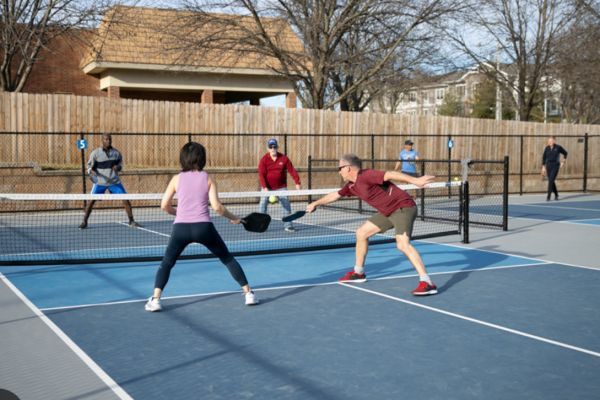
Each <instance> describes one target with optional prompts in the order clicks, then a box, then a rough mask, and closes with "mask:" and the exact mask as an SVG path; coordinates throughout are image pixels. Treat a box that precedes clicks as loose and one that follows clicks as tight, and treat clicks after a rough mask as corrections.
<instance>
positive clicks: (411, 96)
mask: <svg viewBox="0 0 600 400" xmlns="http://www.w3.org/2000/svg"><path fill="white" fill-rule="evenodd" d="M408 101H410V102H415V101H417V92H410V93H409V94H408Z"/></svg>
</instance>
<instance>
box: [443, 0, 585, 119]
mask: <svg viewBox="0 0 600 400" xmlns="http://www.w3.org/2000/svg"><path fill="white" fill-rule="evenodd" d="M574 15H575V12H574V7H572V6H571V4H570V2H569V1H567V0H478V1H472V2H471V3H470V5H469V8H468V11H466V12H465V13H464V14H462V16H461V17H460V18H458V19H457V23H455V24H454V26H453V27H451V28H450V29H445V32H447V34H448V37H449V38H450V39H451V41H452V43H453V44H454V48H455V49H456V50H458V51H460V54H462V55H463V56H466V57H467V59H470V60H471V61H472V62H475V63H476V64H478V65H480V66H482V69H483V70H484V71H486V73H487V74H488V75H489V76H490V78H492V79H494V80H496V81H497V82H499V83H500V84H501V85H502V86H503V87H505V89H506V90H508V91H510V92H512V93H513V101H514V105H515V109H516V112H517V118H518V119H520V120H522V121H527V120H529V119H530V117H531V115H532V111H533V110H534V109H535V107H536V106H537V105H538V103H539V101H540V98H541V97H540V96H539V91H540V89H541V84H542V81H543V79H544V77H545V76H546V75H547V74H548V69H549V66H550V65H551V64H552V63H553V61H554V55H555V53H554V50H555V45H556V40H557V37H558V36H559V35H560V34H562V33H563V32H565V31H566V30H567V29H568V27H569V26H570V24H571V22H572V20H573V18H574ZM474 37H476V38H477V39H476V40H474V39H473V38H474ZM496 58H500V59H502V61H504V62H505V63H506V64H508V66H507V65H501V64H500V63H499V62H497V61H498V60H497V59H496Z"/></svg>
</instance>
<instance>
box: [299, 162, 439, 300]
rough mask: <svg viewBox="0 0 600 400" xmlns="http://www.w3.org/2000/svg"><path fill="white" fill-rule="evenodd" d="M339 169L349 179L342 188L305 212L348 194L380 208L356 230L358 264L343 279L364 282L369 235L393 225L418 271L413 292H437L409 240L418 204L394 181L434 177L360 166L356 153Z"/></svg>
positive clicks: (399, 244) (420, 183) (419, 182)
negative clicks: (417, 284) (414, 175)
mask: <svg viewBox="0 0 600 400" xmlns="http://www.w3.org/2000/svg"><path fill="white" fill-rule="evenodd" d="M338 170H339V173H340V175H341V176H342V179H344V181H346V182H347V183H346V185H344V187H342V188H341V189H340V190H339V191H337V192H332V193H329V194H328V195H326V196H324V197H322V198H320V199H319V200H317V201H314V202H312V203H310V204H309V205H308V206H307V207H306V211H308V212H313V211H314V210H315V209H316V208H317V207H318V206H320V205H324V204H328V203H332V202H334V201H336V200H338V199H340V198H341V197H345V196H357V197H359V198H361V199H362V200H363V201H365V202H366V203H368V204H370V205H371V206H372V207H374V208H375V209H376V210H377V211H378V213H376V214H374V215H373V216H372V217H371V218H369V220H368V221H366V222H365V223H364V224H362V226H361V227H360V228H358V230H357V231H356V264H355V265H354V269H353V270H352V271H349V272H348V273H346V275H344V276H343V277H342V278H340V281H341V282H365V281H366V280H367V276H366V274H365V270H364V264H365V258H366V256H367V250H368V247H369V237H371V236H373V235H375V234H377V233H380V232H385V231H387V230H388V229H390V228H394V229H395V232H396V245H397V247H398V250H400V251H401V252H402V253H404V255H406V257H407V258H408V260H409V261H410V262H411V264H412V265H413V267H414V268H415V270H417V272H418V273H419V286H417V288H416V289H415V290H413V291H412V294H414V295H415V296H427V295H431V294H436V293H437V287H436V286H435V284H434V283H433V282H432V281H431V278H430V277H429V275H427V271H426V270H425V264H423V260H422V259H421V255H420V254H419V252H418V251H417V249H415V248H414V247H413V245H412V244H411V243H410V237H411V235H412V229H413V223H414V221H415V218H416V216H417V206H416V204H415V201H414V200H413V199H412V197H411V196H410V195H409V194H408V193H406V192H405V191H404V190H402V189H400V188H399V187H398V186H396V185H395V184H394V183H393V182H392V181H400V182H406V183H412V184H413V185H416V186H418V187H423V186H425V185H426V184H428V183H431V182H433V180H434V178H435V177H433V176H430V175H424V176H421V177H419V178H416V177H413V176H410V175H407V174H404V173H402V172H398V171H378V170H374V169H361V160H360V158H358V157H357V156H356V155H354V154H346V155H344V156H342V158H341V159H340V163H339V166H338Z"/></svg>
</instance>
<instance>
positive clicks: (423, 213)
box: [419, 161, 425, 221]
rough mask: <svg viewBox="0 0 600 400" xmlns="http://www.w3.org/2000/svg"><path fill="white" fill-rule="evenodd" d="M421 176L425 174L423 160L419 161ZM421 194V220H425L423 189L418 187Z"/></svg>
mask: <svg viewBox="0 0 600 400" xmlns="http://www.w3.org/2000/svg"><path fill="white" fill-rule="evenodd" d="M421 176H425V161H421ZM419 192H420V195H421V221H425V189H419Z"/></svg>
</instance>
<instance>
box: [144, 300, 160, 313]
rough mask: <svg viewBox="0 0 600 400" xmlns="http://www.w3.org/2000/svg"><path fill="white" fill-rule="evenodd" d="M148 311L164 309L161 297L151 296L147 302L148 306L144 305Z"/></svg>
mask: <svg viewBox="0 0 600 400" xmlns="http://www.w3.org/2000/svg"><path fill="white" fill-rule="evenodd" d="M144 308H145V309H146V311H150V312H154V311H160V310H162V305H161V304H160V299H153V298H152V297H150V298H149V299H148V302H146V306H145V307H144Z"/></svg>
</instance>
